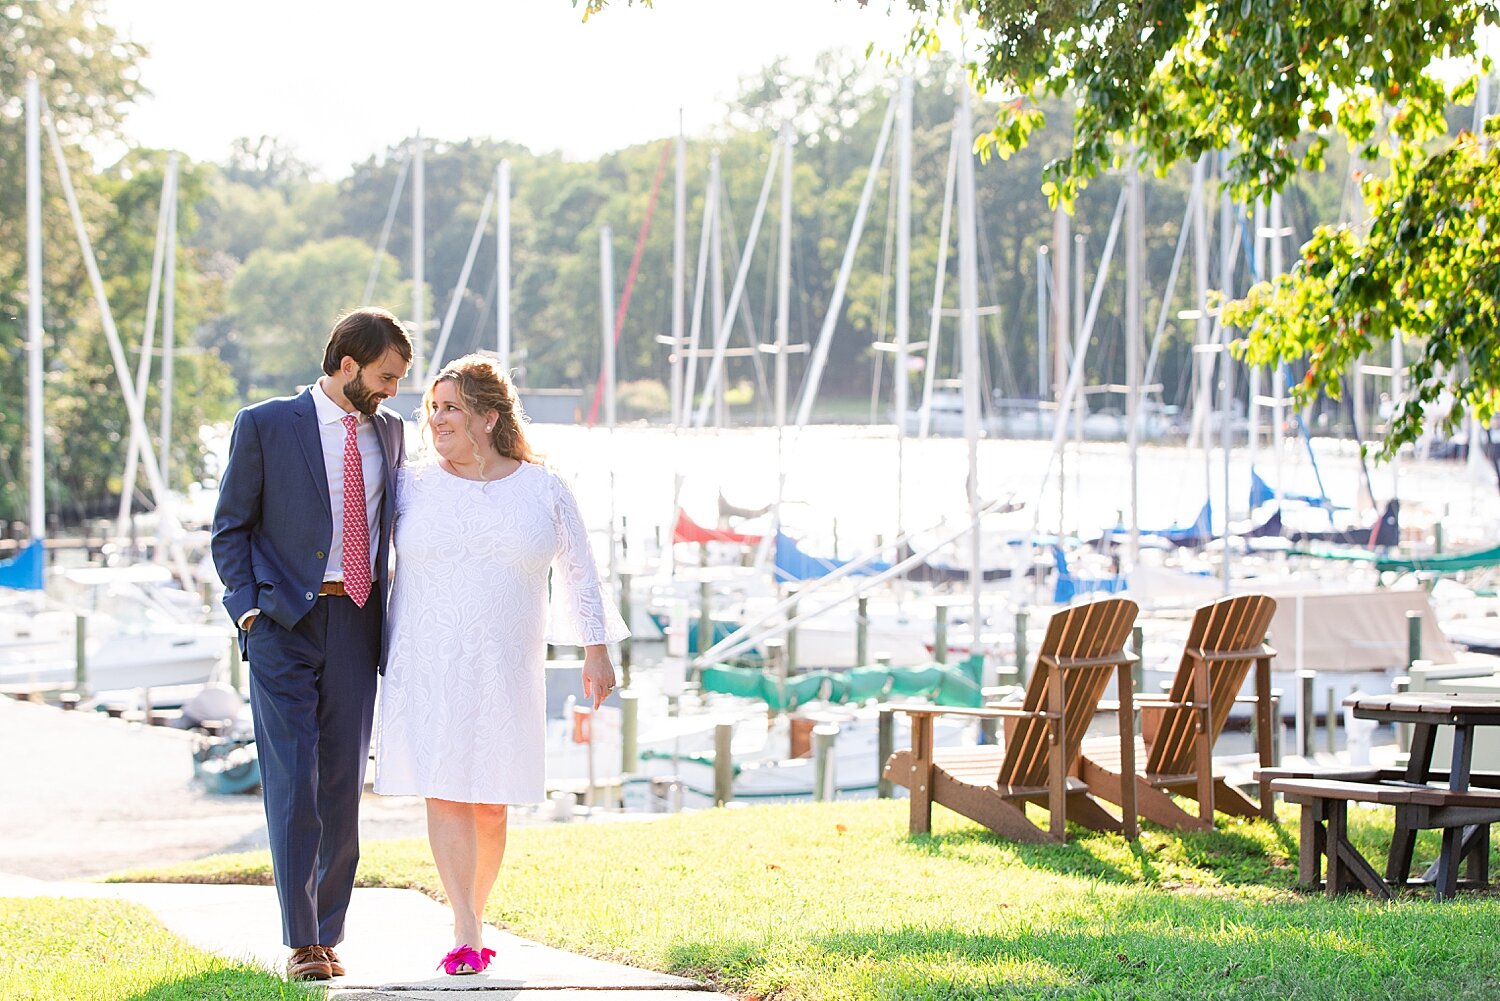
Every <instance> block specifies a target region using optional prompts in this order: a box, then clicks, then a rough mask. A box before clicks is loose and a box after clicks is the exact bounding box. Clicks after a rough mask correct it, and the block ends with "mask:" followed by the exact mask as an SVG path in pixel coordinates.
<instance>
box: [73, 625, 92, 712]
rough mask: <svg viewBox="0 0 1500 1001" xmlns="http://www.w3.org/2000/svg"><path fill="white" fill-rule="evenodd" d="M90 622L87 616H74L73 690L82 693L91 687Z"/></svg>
mask: <svg viewBox="0 0 1500 1001" xmlns="http://www.w3.org/2000/svg"><path fill="white" fill-rule="evenodd" d="M88 622H89V620H88V618H87V617H86V616H83V615H75V616H74V617H73V657H74V661H73V690H74V691H76V692H78V693H79V694H80V695H82V694H85V693H87V692H88V688H89V654H88V638H89V628H88Z"/></svg>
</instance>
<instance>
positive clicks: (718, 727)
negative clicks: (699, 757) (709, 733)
mask: <svg viewBox="0 0 1500 1001" xmlns="http://www.w3.org/2000/svg"><path fill="white" fill-rule="evenodd" d="M733 742H734V724H733V723H716V724H714V806H723V805H724V804H725V803H728V802H729V801H730V800H731V799H733V798H734V754H733V752H732V751H731V750H730V745H731V744H732V743H733Z"/></svg>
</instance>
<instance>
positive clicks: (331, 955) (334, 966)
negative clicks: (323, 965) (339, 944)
mask: <svg viewBox="0 0 1500 1001" xmlns="http://www.w3.org/2000/svg"><path fill="white" fill-rule="evenodd" d="M318 948H319V949H322V950H323V958H324V959H326V960H328V969H329V970H330V971H331V972H332V973H333V975H334V976H335V977H342V976H343V975H344V964H343V963H340V962H339V954H338V953H336V952H334V951H333V946H331V945H320V946H318Z"/></svg>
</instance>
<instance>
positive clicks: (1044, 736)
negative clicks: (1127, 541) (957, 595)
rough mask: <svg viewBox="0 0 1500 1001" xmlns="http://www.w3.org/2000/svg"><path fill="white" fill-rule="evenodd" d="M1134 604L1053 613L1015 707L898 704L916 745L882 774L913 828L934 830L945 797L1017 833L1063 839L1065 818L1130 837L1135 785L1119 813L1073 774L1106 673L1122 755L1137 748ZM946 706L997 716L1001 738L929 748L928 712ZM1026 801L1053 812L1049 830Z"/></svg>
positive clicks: (1021, 837) (994, 826) (1112, 601)
mask: <svg viewBox="0 0 1500 1001" xmlns="http://www.w3.org/2000/svg"><path fill="white" fill-rule="evenodd" d="M1136 610H1137V609H1136V604H1135V602H1133V601H1130V600H1129V599H1126V598H1108V599H1105V600H1102V601H1094V602H1090V603H1088V604H1083V605H1075V606H1073V607H1071V608H1066V609H1063V610H1062V611H1060V612H1058V613H1057V614H1056V615H1054V616H1053V617H1052V619H1051V621H1050V622H1048V624H1047V636H1046V638H1045V639H1044V640H1043V641H1042V646H1041V650H1040V651H1039V652H1038V654H1037V659H1036V669H1035V670H1034V671H1033V673H1032V675H1031V681H1030V683H1029V684H1028V685H1027V686H1026V693H1025V696H1024V698H1023V700H1022V702H1021V704H1020V705H1019V706H1014V707H1010V706H992V707H985V708H979V709H962V708H952V707H945V706H927V705H902V706H894V707H893V708H895V709H897V710H899V711H901V712H905V713H907V714H909V715H910V716H911V743H912V746H911V748H910V749H909V750H903V751H897V752H896V753H895V754H893V755H891V757H890V759H889V760H888V761H887V762H886V766H885V775H886V778H888V779H889V780H890V781H892V782H894V783H896V784H898V785H902V786H905V787H906V788H908V789H910V790H911V831H912V833H913V834H922V833H926V832H928V831H930V830H931V829H932V804H933V803H941V804H942V805H943V806H946V807H948V809H950V810H953V811H955V812H957V813H961V814H963V815H964V816H966V817H968V818H970V819H971V820H976V821H978V822H979V823H981V824H984V825H985V826H986V827H988V828H990V829H991V830H993V831H995V832H996V833H998V834H1001V835H1004V836H1005V837H1008V838H1013V839H1015V840H1017V841H1031V842H1044V841H1062V840H1064V837H1065V824H1066V822H1067V821H1069V820H1072V821H1075V822H1076V823H1080V824H1083V825H1085V826H1087V827H1092V828H1095V829H1097V830H1104V831H1116V832H1120V831H1123V832H1124V833H1125V835H1126V836H1127V837H1130V838H1134V837H1135V836H1136V833H1137V829H1138V827H1137V820H1136V814H1135V805H1134V803H1133V802H1132V800H1133V798H1134V795H1133V791H1132V790H1130V789H1127V790H1126V795H1125V800H1124V802H1122V803H1121V806H1122V808H1123V813H1124V816H1123V818H1121V817H1116V816H1114V815H1113V814H1112V813H1111V812H1110V811H1109V810H1108V809H1106V808H1105V807H1104V805H1103V804H1101V803H1100V802H1099V801H1098V800H1096V799H1095V798H1094V797H1093V796H1091V795H1090V794H1089V791H1088V788H1087V787H1086V786H1085V785H1084V783H1083V782H1082V781H1080V780H1079V779H1078V778H1076V777H1074V776H1072V775H1070V774H1069V773H1070V772H1071V771H1072V770H1073V767H1074V765H1075V764H1076V763H1077V761H1078V755H1079V752H1080V751H1081V750H1082V745H1083V736H1084V732H1085V731H1086V730H1087V729H1088V725H1089V722H1090V721H1091V720H1092V719H1093V717H1094V714H1095V713H1096V712H1097V711H1098V709H1099V700H1100V698H1101V697H1102V696H1103V694H1104V689H1105V686H1106V685H1107V684H1109V677H1110V674H1111V673H1112V672H1118V675H1119V691H1120V733H1121V734H1122V746H1121V754H1122V756H1123V757H1124V758H1125V759H1129V758H1130V756H1131V754H1132V753H1134V750H1135V735H1134V730H1133V726H1134V717H1135V714H1134V711H1133V709H1132V707H1131V692H1130V684H1131V681H1130V667H1131V665H1132V664H1133V663H1134V662H1135V661H1136V657H1135V655H1134V654H1131V653H1129V652H1128V651H1127V650H1126V649H1125V644H1126V641H1127V640H1128V639H1129V638H1130V629H1131V626H1132V625H1134V624H1135V615H1136ZM945 714H946V715H960V716H970V717H981V718H990V719H1002V720H1004V721H1005V724H1006V725H1005V737H1004V742H1003V743H1002V744H999V745H995V744H987V745H980V746H978V747H958V748H934V747H933V720H934V719H935V718H936V717H937V716H940V715H945ZM1132 767H1133V765H1132ZM1027 803H1038V804H1044V805H1045V806H1046V807H1047V809H1048V810H1049V811H1051V814H1052V817H1051V822H1050V824H1049V826H1048V829H1047V830H1043V829H1042V828H1040V827H1038V826H1037V825H1036V824H1034V823H1032V822H1031V821H1030V820H1029V819H1028V818H1027V816H1026V804H1027Z"/></svg>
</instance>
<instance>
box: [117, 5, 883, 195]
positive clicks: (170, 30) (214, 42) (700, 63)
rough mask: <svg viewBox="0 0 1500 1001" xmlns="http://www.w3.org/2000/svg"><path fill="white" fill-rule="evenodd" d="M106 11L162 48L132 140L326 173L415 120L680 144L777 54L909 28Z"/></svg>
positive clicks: (574, 143)
mask: <svg viewBox="0 0 1500 1001" xmlns="http://www.w3.org/2000/svg"><path fill="white" fill-rule="evenodd" d="M106 2H107V8H106V9H107V12H108V17H109V20H110V22H111V23H112V24H113V25H114V26H115V27H116V28H118V29H120V30H122V31H123V32H124V33H125V34H126V35H127V37H130V38H132V39H134V40H135V41H138V42H140V43H142V44H144V45H145V46H146V47H147V49H148V50H149V55H148V57H147V59H146V61H145V63H144V65H143V67H142V79H143V82H144V84H145V85H146V87H147V88H148V89H149V90H150V91H151V92H152V96H151V97H149V98H147V99H145V100H144V101H143V102H142V103H141V104H140V105H139V106H138V107H137V108H136V110H135V111H134V112H133V113H132V114H131V116H130V118H129V120H128V121H127V123H126V129H127V131H128V133H129V134H130V136H131V137H132V138H133V139H135V140H136V141H138V142H141V143H144V144H146V145H150V146H160V147H163V148H170V149H177V150H181V151H182V152H184V153H186V154H187V155H189V156H191V157H193V158H195V159H206V160H218V159H222V158H223V157H224V155H225V153H226V152H227V151H228V148H229V144H230V142H231V140H233V139H234V138H236V137H238V136H260V135H274V136H279V137H281V138H283V139H285V140H287V141H289V142H290V143H291V144H292V145H293V146H294V147H295V148H296V149H297V151H298V153H299V154H300V155H301V157H302V158H303V159H304V160H307V161H309V162H311V163H312V164H314V165H315V166H316V167H317V168H319V169H320V170H321V171H322V172H323V173H324V174H325V176H328V177H338V176H342V175H343V174H345V173H346V172H347V170H348V168H349V165H350V164H351V163H354V162H356V161H360V160H363V159H365V158H366V157H368V156H369V155H370V154H372V153H376V152H379V151H381V150H383V149H384V148H385V147H386V146H387V145H388V144H390V143H393V142H395V141H397V140H398V139H400V138H401V137H403V136H406V135H409V134H411V133H412V132H414V131H415V130H416V129H418V128H421V129H422V131H423V133H424V134H426V135H430V136H435V137H438V138H447V139H457V138H462V137H465V136H492V137H495V138H506V139H514V140H517V141H519V142H522V143H524V144H525V145H527V146H529V147H531V148H532V149H533V150H536V151H539V152H540V151H545V150H554V149H555V150H561V151H563V152H564V153H565V154H568V155H571V156H576V157H593V156H596V155H598V154H599V153H601V152H604V151H606V150H611V149H616V148H619V147H621V146H625V145H629V144H631V143H635V142H640V141H642V140H646V139H650V138H653V137H657V136H663V135H670V134H672V133H674V132H675V131H676V125H677V112H678V109H679V108H681V109H682V110H683V115H684V121H685V126H686V130H687V132H688V134H689V135H694V134H699V133H702V132H704V131H706V130H707V129H708V128H709V127H710V126H711V125H712V124H714V123H715V122H717V121H719V120H720V118H721V117H722V107H723V104H724V103H725V102H726V101H728V100H730V99H732V98H733V97H734V96H735V94H736V92H737V83H738V80H739V78H740V77H742V76H747V75H750V74H754V73H756V72H757V71H758V70H760V69H761V68H762V67H764V66H766V65H767V64H769V63H770V62H771V61H772V60H774V59H775V58H776V57H777V56H779V55H785V56H787V57H789V58H790V59H792V60H793V65H794V67H797V68H807V67H809V66H810V65H811V62H812V59H813V57H814V56H815V55H816V54H817V53H818V52H821V51H824V50H826V49H833V48H847V49H850V50H852V51H855V52H861V53H862V52H863V51H864V47H865V46H866V44H868V43H869V42H871V41H875V42H876V43H877V45H880V46H884V47H885V48H893V47H895V46H897V45H898V44H899V42H900V39H901V37H902V35H903V34H904V30H905V29H907V28H909V23H908V20H907V18H906V17H905V16H904V15H903V14H902V13H901V11H903V10H904V9H905V4H904V3H900V4H896V5H893V6H894V7H895V9H896V11H897V13H895V14H888V13H887V11H888V9H889V8H888V3H887V0H872V2H871V3H870V5H869V6H868V7H860V6H859V4H858V3H857V2H856V0H656V3H655V6H654V7H653V8H650V9H647V8H644V7H640V6H638V5H637V6H633V7H628V6H625V4H624V0H616V2H615V4H614V5H612V6H611V7H610V9H609V10H608V11H607V12H606V13H605V14H603V15H601V16H599V17H596V18H594V19H592V20H590V22H589V23H588V24H583V23H581V18H580V14H579V12H578V11H577V10H576V9H575V8H574V7H573V6H572V4H571V3H570V0H424V2H421V3H417V2H397V0H362V2H360V3H354V2H352V0H344V2H335V0H257V2H255V3H246V2H235V3H231V2H228V0H106Z"/></svg>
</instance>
